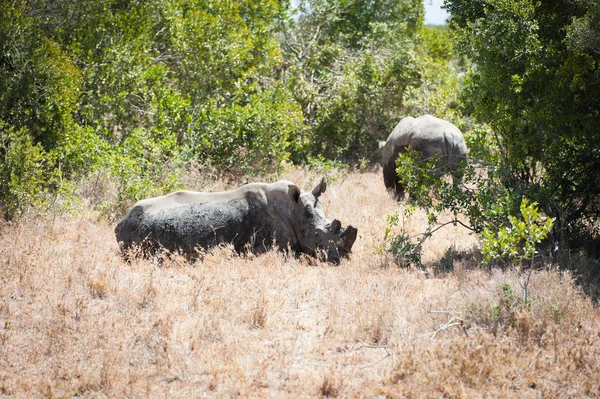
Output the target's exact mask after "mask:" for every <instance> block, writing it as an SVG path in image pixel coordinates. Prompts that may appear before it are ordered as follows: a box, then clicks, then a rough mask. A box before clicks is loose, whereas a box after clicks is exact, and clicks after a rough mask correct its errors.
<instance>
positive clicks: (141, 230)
mask: <svg viewBox="0 0 600 399" xmlns="http://www.w3.org/2000/svg"><path fill="white" fill-rule="evenodd" d="M326 188H327V183H326V182H325V179H323V180H322V181H321V182H320V183H319V184H317V185H316V186H315V188H314V189H313V190H312V191H311V192H302V191H301V190H300V189H299V188H298V186H296V185H295V184H294V183H292V182H289V181H278V182H276V183H272V184H267V183H251V184H246V185H244V186H241V187H240V188H238V189H235V190H231V191H225V192H216V193H204V192H193V191H177V192H174V193H172V194H169V195H165V196H162V197H156V198H150V199H145V200H142V201H139V202H137V203H136V204H135V205H134V206H133V207H132V208H131V209H130V210H129V212H128V213H127V215H125V217H124V218H123V220H121V221H120V222H119V223H118V224H117V226H116V228H115V235H116V238H117V241H118V242H119V245H120V247H121V249H122V250H123V251H124V252H125V253H127V250H128V249H129V248H131V247H132V246H139V247H140V248H142V250H143V252H144V253H146V254H152V253H155V252H156V251H157V250H162V249H164V250H167V251H170V252H180V253H183V254H185V255H187V256H188V258H190V259H193V258H195V257H196V254H197V251H196V249H200V248H204V249H207V248H210V247H213V246H216V245H219V244H226V243H231V244H233V246H234V248H235V249H236V250H237V251H246V250H250V251H255V252H262V251H264V250H266V249H267V248H269V247H271V246H272V245H273V244H275V245H277V246H278V247H279V248H280V249H283V250H286V249H288V248H289V249H291V250H294V251H301V252H304V253H307V254H310V255H313V256H321V255H324V256H326V257H327V259H328V260H329V261H332V262H335V263H338V262H339V260H340V257H341V256H344V255H347V254H348V253H349V252H350V250H351V248H352V245H353V244H354V241H355V240H356V234H357V229H356V228H355V227H354V226H352V225H350V226H348V227H346V228H344V229H343V228H342V225H341V223H340V221H339V220H337V219H335V220H333V221H330V220H328V219H327V218H326V217H325V214H324V212H323V206H322V205H321V203H320V202H319V196H320V195H321V194H322V193H324V192H325V190H326Z"/></svg>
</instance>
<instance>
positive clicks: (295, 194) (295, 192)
mask: <svg viewBox="0 0 600 399" xmlns="http://www.w3.org/2000/svg"><path fill="white" fill-rule="evenodd" d="M288 189H289V191H288V194H289V195H290V197H292V199H293V200H294V202H296V203H297V202H298V199H299V198H300V189H299V188H298V186H295V185H293V184H288Z"/></svg>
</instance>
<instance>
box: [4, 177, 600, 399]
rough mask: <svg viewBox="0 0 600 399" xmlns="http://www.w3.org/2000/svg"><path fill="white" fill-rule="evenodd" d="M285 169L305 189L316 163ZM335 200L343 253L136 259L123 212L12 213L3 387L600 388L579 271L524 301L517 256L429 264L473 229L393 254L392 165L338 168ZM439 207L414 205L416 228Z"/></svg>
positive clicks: (410, 226) (528, 392) (215, 390)
mask: <svg viewBox="0 0 600 399" xmlns="http://www.w3.org/2000/svg"><path fill="white" fill-rule="evenodd" d="M283 177H284V178H287V179H290V180H293V181H295V182H297V183H298V184H299V185H300V186H302V187H303V188H304V189H310V188H312V185H314V184H315V183H316V182H318V179H319V178H320V176H317V175H316V174H311V173H307V172H303V171H292V172H290V173H289V174H288V175H286V176H283ZM221 186H223V185H221ZM190 188H192V189H199V188H201V187H190ZM322 199H323V202H324V206H325V209H326V213H327V215H328V216H329V217H331V218H333V217H335V218H338V219H340V220H341V221H342V223H343V224H344V225H345V224H348V223H352V224H354V225H356V226H357V227H358V229H359V236H358V238H357V241H356V243H355V245H354V248H353V254H352V255H351V257H350V258H349V259H348V260H344V261H342V263H341V265H340V266H338V267H334V266H330V265H328V264H324V263H320V262H318V261H315V260H313V259H309V258H306V257H300V258H293V257H289V256H287V255H286V254H284V253H280V252H277V251H272V252H268V253H266V254H263V255H258V256H254V255H248V256H239V255H237V254H236V253H234V252H233V251H232V250H231V249H230V248H221V249H217V250H214V251H212V252H209V253H207V254H206V255H205V256H204V257H203V260H202V261H201V262H196V263H194V264H191V265H190V264H188V263H187V262H186V261H185V260H183V259H180V258H172V259H167V260H165V261H163V262H162V263H160V262H157V261H153V260H143V259H136V260H133V261H132V262H131V263H125V262H124V261H123V260H122V259H121V257H120V255H119V253H118V247H117V243H116V242H115V239H114V233H113V225H112V224H111V223H108V222H105V221H97V218H96V215H95V214H92V213H85V214H84V215H82V216H78V217H64V218H60V217H55V218H44V219H37V220H28V221H23V222H21V223H18V224H14V225H3V226H2V230H1V235H0V395H3V396H8V397H11V395H13V396H15V397H72V396H78V395H79V396H81V397H185V398H188V397H204V396H205V395H206V397H229V396H237V395H239V396H241V397H272V398H281V397H289V398H297V397H319V396H323V397H382V398H383V397H391V398H392V397H393V398H395V397H443V396H444V395H445V397H464V398H472V397H515V398H522V397H553V398H560V397H564V398H566V397H598V396H599V395H600V386H599V383H598V376H599V375H600V336H599V334H598V331H599V330H600V312H599V311H598V308H597V307H596V306H594V305H593V304H592V302H591V301H590V300H589V299H588V298H586V297H585V296H584V295H583V294H582V293H581V292H580V291H579V290H578V289H577V287H576V286H575V285H574V284H573V282H572V280H571V277H570V274H568V273H567V274H564V275H562V276H561V274H560V273H558V272H557V271H556V270H555V269H553V268H551V267H548V268H547V269H546V270H541V271H537V272H535V273H534V274H533V276H532V282H531V284H530V294H531V304H530V306H529V307H530V309H531V310H529V311H528V310H527V307H526V306H523V304H522V303H521V304H520V303H519V302H518V297H519V295H520V293H519V283H518V278H519V276H518V274H517V272H516V271H513V270H510V269H508V270H506V271H502V270H497V269H494V270H491V271H489V270H487V269H481V268H474V264H475V263H476V260H473V259H471V258H468V257H467V258H466V259H460V260H454V263H453V265H452V267H451V268H450V271H449V272H447V273H444V274H436V273H434V272H433V269H434V267H433V265H434V264H435V262H438V261H439V259H440V258H442V257H443V256H444V254H445V253H446V251H447V250H448V248H450V247H453V248H454V249H455V250H456V251H462V250H468V249H470V248H472V246H473V245H474V243H475V241H474V238H473V237H472V236H470V235H469V234H468V232H467V231H466V230H463V229H461V228H460V227H448V228H446V229H443V230H440V231H439V232H438V233H437V234H436V235H434V237H432V238H431V240H430V241H429V242H428V243H427V246H426V247H425V253H424V259H425V261H426V264H427V265H428V268H429V270H428V272H423V271H419V270H407V269H399V268H398V267H396V266H395V265H394V263H393V259H392V258H391V257H390V256H389V255H388V254H386V253H385V252H382V251H381V250H380V249H378V248H381V246H382V245H383V243H382V240H383V231H384V228H385V227H386V218H385V216H386V215H387V214H389V213H392V212H395V211H396V210H398V209H401V205H399V204H397V203H396V202H394V201H393V200H392V199H391V198H390V197H389V196H388V195H387V194H386V192H385V190H384V187H383V183H382V181H381V176H380V174H379V173H364V174H349V175H346V174H341V175H340V176H337V179H335V180H333V181H330V184H329V187H328V190H327V192H326V193H325V194H324V195H323V197H322ZM425 223H426V218H425V215H422V214H419V213H417V214H416V215H415V216H414V217H412V218H411V219H409V220H405V221H404V227H405V229H406V230H407V231H409V232H410V233H411V234H415V233H418V232H419V231H421V230H422V229H423V226H424V225H425ZM506 284H508V285H509V286H510V287H511V288H512V290H513V292H514V295H512V297H511V296H509V295H507V294H506V291H505V290H503V287H504V286H505V285H506ZM452 317H454V318H455V320H461V321H462V325H459V324H455V325H449V324H448V322H449V321H450V320H451V319H452ZM463 327H464V328H463ZM465 330H466V332H467V333H466V334H465ZM436 332H437V334H435V337H433V335H434V333H436ZM432 337H433V338H432Z"/></svg>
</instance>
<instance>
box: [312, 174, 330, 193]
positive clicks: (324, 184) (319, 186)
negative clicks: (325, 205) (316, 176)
mask: <svg viewBox="0 0 600 399" xmlns="http://www.w3.org/2000/svg"><path fill="white" fill-rule="evenodd" d="M325 190H327V182H326V181H325V178H324V177H323V178H322V179H321V182H320V183H319V184H317V185H316V186H315V188H313V189H312V195H314V196H315V198H319V196H320V195H321V194H323V193H324V192H325Z"/></svg>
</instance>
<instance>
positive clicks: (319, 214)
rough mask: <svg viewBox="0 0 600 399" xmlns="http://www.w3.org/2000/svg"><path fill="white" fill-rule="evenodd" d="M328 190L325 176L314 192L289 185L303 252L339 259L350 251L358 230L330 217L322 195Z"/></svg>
mask: <svg viewBox="0 0 600 399" xmlns="http://www.w3.org/2000/svg"><path fill="white" fill-rule="evenodd" d="M325 190H327V182H326V181H325V178H323V179H322V180H321V182H320V183H319V184H317V185H316V186H315V187H314V188H313V189H312V191H311V192H301V191H300V189H298V187H297V186H290V191H291V192H292V196H293V197H294V200H295V202H296V206H295V207H294V212H293V221H294V227H295V231H296V237H297V239H298V246H299V247H300V250H301V251H302V252H305V253H308V254H310V255H315V256H322V257H325V258H326V259H327V260H328V261H330V262H333V263H336V264H337V263H339V262H340V258H341V257H343V256H346V255H348V254H349V253H350V250H351V249H352V245H353V244H354V241H355V240H356V235H357V233H358V230H357V229H356V227H354V226H352V225H349V226H347V227H346V228H342V223H341V222H340V221H339V220H337V219H334V220H333V221H331V220H329V219H327V217H326V216H325V211H324V209H323V205H321V202H320V201H319V197H320V196H321V194H322V193H324V192H325Z"/></svg>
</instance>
